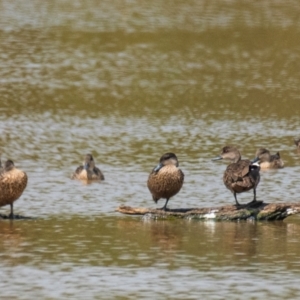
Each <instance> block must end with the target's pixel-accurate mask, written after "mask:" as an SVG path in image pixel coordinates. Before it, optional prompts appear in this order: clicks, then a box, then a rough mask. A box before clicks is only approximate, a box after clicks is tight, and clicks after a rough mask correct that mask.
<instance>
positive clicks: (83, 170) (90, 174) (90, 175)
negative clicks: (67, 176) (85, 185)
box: [71, 154, 104, 181]
mask: <svg viewBox="0 0 300 300" xmlns="http://www.w3.org/2000/svg"><path fill="white" fill-rule="evenodd" d="M71 178H72V179H80V180H86V181H89V180H104V175H103V174H102V172H101V171H100V169H99V168H97V167H96V165H95V161H94V158H93V156H92V154H87V155H86V156H85V158H84V161H83V165H81V166H79V167H78V168H77V169H76V170H75V172H74V173H73V174H72V176H71Z"/></svg>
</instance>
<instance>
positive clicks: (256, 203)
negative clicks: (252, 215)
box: [246, 200, 263, 207]
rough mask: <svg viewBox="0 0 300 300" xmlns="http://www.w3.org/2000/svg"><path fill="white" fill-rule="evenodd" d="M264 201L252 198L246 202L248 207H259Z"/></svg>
mask: <svg viewBox="0 0 300 300" xmlns="http://www.w3.org/2000/svg"><path fill="white" fill-rule="evenodd" d="M262 203H263V201H257V200H252V201H251V202H249V203H247V204H246V207H258V206H260V205H261V204H262Z"/></svg>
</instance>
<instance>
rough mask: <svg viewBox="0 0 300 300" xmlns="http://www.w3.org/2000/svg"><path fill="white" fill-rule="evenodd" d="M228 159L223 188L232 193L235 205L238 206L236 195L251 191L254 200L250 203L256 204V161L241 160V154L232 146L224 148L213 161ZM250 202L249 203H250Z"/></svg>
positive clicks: (257, 171)
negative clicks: (229, 162) (228, 163)
mask: <svg viewBox="0 0 300 300" xmlns="http://www.w3.org/2000/svg"><path fill="white" fill-rule="evenodd" d="M220 159H228V160H230V161H231V164H230V165H229V166H228V167H227V168H226V170H225V172H224V175H223V182H224V184H225V186H226V187H227V188H228V189H229V190H230V191H231V192H232V193H233V196H234V199H235V203H236V205H237V206H240V203H239V202H238V201H237V198H236V194H237V193H243V192H246V191H249V190H251V189H253V194H254V198H253V201H252V202H256V187H257V185H258V183H259V180H260V175H259V170H260V167H259V165H258V164H257V163H256V160H255V161H253V162H251V161H250V160H246V159H241V153H240V152H239V151H238V150H237V149H236V148H235V147H232V146H226V147H224V148H223V149H222V152H221V154H220V155H219V156H217V157H216V158H214V159H213V160H220ZM252 202H251V203H252Z"/></svg>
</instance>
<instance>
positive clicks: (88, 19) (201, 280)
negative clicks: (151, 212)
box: [0, 0, 300, 299]
mask: <svg viewBox="0 0 300 300" xmlns="http://www.w3.org/2000/svg"><path fill="white" fill-rule="evenodd" d="M175 2H176V3H173V5H170V3H168V2H164V1H152V2H151V4H149V2H148V1H139V2H137V1H135V0H133V1H130V2H128V1H127V2H124V1H113V2H112V1H107V0H104V1H94V0H90V1H82V0H75V1H69V0H66V1H57V0H54V1H51V2H49V1H48V2H45V1H37V0H31V1H29V2H28V1H17V2H16V1H8V0H3V1H1V3H0V25H1V26H0V64H1V68H0V93H1V100H0V111H1V114H0V154H1V159H4V160H6V159H9V158H10V159H12V160H13V161H14V162H15V164H16V166H17V167H18V168H21V169H22V170H24V171H26V173H27V174H28V177H29V181H28V187H27V189H26V190H25V192H24V194H23V195H22V197H21V198H20V199H19V200H18V202H17V203H16V206H15V212H16V213H17V214H21V215H24V216H33V217H37V219H35V220H15V221H14V222H9V221H4V220H2V221H1V222H0V250H1V251H0V255H1V265H0V267H1V272H0V288H1V297H3V298H17V299H35V298H42V299H44V298H47V299H48V298H61V299H65V298H74V297H75V298H80V299H81V298H99V299H100V298H105V299H107V298H109V297H110V298H116V297H119V298H120V299H137V298H138V299H140V298H143V299H144V298H151V299H153V298H172V299H176V298H178V299H198V298H199V295H202V296H203V297H204V298H206V299H216V298H218V299H222V298H230V299H235V298H236V299H249V297H252V298H254V299H257V298H270V299H271V298H272V299H297V298H300V294H299V288H298V282H299V271H298V270H299V260H298V257H299V249H300V247H299V232H300V230H299V218H298V217H293V218H289V219H288V220H287V221H285V222H280V223H272V224H269V223H251V222H237V223H226V222H220V223H212V222H194V221H185V220H176V221H170V222H169V221H168V222H164V221H162V222H161V221H159V222H158V221H156V222H155V221H149V220H148V221H145V220H143V221H142V220H141V219H140V218H135V217H130V218H129V217H124V216H120V215H117V214H116V213H115V211H114V210H115V208H116V207H117V206H119V205H121V204H129V205H131V206H141V207H142V206H148V207H155V204H153V201H152V199H151V196H150V194H149V192H148V190H147V186H146V182H147V178H148V171H149V170H150V169H151V168H152V167H153V160H152V158H153V157H157V156H159V155H160V154H161V153H165V152H169V151H170V152H175V153H176V154H177V155H178V157H180V161H181V166H180V167H181V168H182V170H183V172H184V173H185V184H184V186H183V188H182V190H181V192H180V194H178V195H176V196H174V198H172V202H170V203H169V205H170V207H171V208H176V207H198V206H206V207H207V206H210V207H212V206H217V205H221V204H228V203H232V200H231V197H232V195H231V194H230V192H228V191H226V189H225V187H224V186H223V183H222V174H223V172H224V170H225V168H226V166H224V165H222V164H220V165H216V164H213V163H212V162H211V161H210V158H211V157H212V156H213V155H214V153H216V152H218V151H219V150H220V149H221V147H222V146H223V145H227V144H231V145H236V146H238V148H239V149H240V150H241V152H242V153H243V156H244V158H253V154H254V153H255V151H256V149H257V148H258V147H266V148H268V149H276V151H280V154H281V156H282V158H283V160H284V162H285V168H284V169H282V170H273V171H272V170H269V171H264V172H261V182H260V184H259V187H258V200H264V201H266V202H284V201H289V202H297V201H298V200H299V193H300V190H299V189H300V187H299V183H298V174H299V172H300V156H299V153H298V152H297V150H295V145H294V141H293V139H294V137H297V136H299V117H298V116H299V114H300V106H299V91H298V90H299V88H298V87H299V84H300V82H299V61H300V57H299V43H298V36H299V22H298V19H299V18H298V11H299V9H298V3H297V2H295V1H294V2H293V1H289V2H287V1H277V2H276V3H274V2H270V1H265V0H262V1H254V2H251V1H248V2H238V1H202V0H200V1H193V0H187V1H175ZM89 152H91V153H93V155H94V156H95V157H97V164H98V163H99V165H100V166H101V168H102V167H103V170H104V171H105V172H104V174H105V181H104V182H101V184H99V183H93V184H88V185H82V184H81V183H80V182H76V181H72V180H70V178H69V177H70V174H71V173H72V172H73V171H74V168H75V166H77V164H78V162H77V160H78V157H81V155H82V153H89ZM244 197H245V198H244ZM243 198H244V199H243ZM248 198H249V195H247V194H246V195H241V201H244V200H245V201H246V199H248ZM8 209H9V208H7V207H3V208H1V213H7V212H8ZM12 287H13V288H12ZM216 287H218V288H216ZM24 291H26V292H25V293H24ZM104 291H105V294H104ZM108 295H109V296H108ZM249 295H251V296H249Z"/></svg>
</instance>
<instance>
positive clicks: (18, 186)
mask: <svg viewBox="0 0 300 300" xmlns="http://www.w3.org/2000/svg"><path fill="white" fill-rule="evenodd" d="M27 180H28V178H27V175H26V173H25V172H23V171H21V170H19V169H17V168H16V167H15V165H14V162H13V161H12V160H7V161H6V162H5V164H4V166H3V167H1V168H0V206H4V205H8V204H9V205H10V215H9V218H10V219H13V218H14V210H13V203H14V202H15V201H16V200H17V199H19V198H20V196H21V195H22V193H23V191H24V190H25V188H26V186H27Z"/></svg>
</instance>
